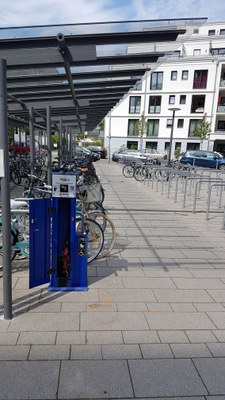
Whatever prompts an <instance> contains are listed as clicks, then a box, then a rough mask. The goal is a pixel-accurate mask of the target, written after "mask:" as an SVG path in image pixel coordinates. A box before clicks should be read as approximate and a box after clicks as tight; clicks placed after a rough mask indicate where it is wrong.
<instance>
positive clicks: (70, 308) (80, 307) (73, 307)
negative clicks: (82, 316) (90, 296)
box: [60, 302, 86, 313]
mask: <svg viewBox="0 0 225 400" xmlns="http://www.w3.org/2000/svg"><path fill="white" fill-rule="evenodd" d="M85 310H86V303H74V302H73V303H69V302H66V303H61V310H60V311H61V312H62V313H65V312H66V313H69V312H81V311H85Z"/></svg>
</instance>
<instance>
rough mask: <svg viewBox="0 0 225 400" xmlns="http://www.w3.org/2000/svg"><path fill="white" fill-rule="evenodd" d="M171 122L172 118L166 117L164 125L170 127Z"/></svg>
mask: <svg viewBox="0 0 225 400" xmlns="http://www.w3.org/2000/svg"><path fill="white" fill-rule="evenodd" d="M172 123H173V119H172V118H167V120H166V127H167V128H171V127H172Z"/></svg>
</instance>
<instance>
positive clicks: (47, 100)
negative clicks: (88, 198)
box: [0, 18, 205, 132]
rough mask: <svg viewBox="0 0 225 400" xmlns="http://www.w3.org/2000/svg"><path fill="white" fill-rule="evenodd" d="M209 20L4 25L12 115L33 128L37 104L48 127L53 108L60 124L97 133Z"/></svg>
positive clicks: (1, 41)
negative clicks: (135, 88)
mask: <svg viewBox="0 0 225 400" xmlns="http://www.w3.org/2000/svg"><path fill="white" fill-rule="evenodd" d="M203 22H205V18H200V19H197V18H196V19H191V20H190V19H179V20H157V21H153V20H152V21H151V20H150V21H149V20H145V21H123V22H106V23H86V24H68V25H51V26H30V27H20V28H13V27H11V28H10V27H9V28H1V29H0V59H5V60H6V65H7V105H8V115H9V116H10V117H11V118H14V119H15V120H16V119H18V120H22V121H26V122H28V123H29V108H30V107H32V108H33V109H34V117H33V118H34V120H33V123H34V124H35V123H36V124H39V125H41V126H43V127H46V107H47V106H50V107H51V121H52V122H53V123H54V124H59V120H60V118H62V119H63V122H64V123H66V124H70V125H72V126H73V127H74V128H75V129H77V131H78V132H79V131H80V132H84V131H92V130H93V129H94V128H95V127H96V126H97V125H98V123H99V122H100V121H101V120H102V119H103V118H104V117H105V116H106V115H107V113H108V112H109V111H110V110H111V109H113V107H115V106H116V104H117V103H118V102H119V101H120V100H121V99H122V98H123V97H124V95H125V94H126V93H127V92H128V91H129V89H130V88H132V87H133V86H134V85H135V84H136V82H137V81H140V80H141V79H142V77H143V75H144V74H145V72H146V71H147V70H150V69H152V68H155V66H156V65H157V64H158V63H159V62H160V60H162V59H163V57H165V56H167V55H168V54H171V52H173V51H174V49H176V48H177V47H178V46H179V45H180V42H181V40H182V38H183V37H184V36H187V34H188V35H190V32H193V26H194V27H196V26H199V25H200V24H202V23H203ZM187 26H188V27H189V28H188V29H187ZM190 26H191V27H192V28H191V31H190ZM160 49H163V50H160Z"/></svg>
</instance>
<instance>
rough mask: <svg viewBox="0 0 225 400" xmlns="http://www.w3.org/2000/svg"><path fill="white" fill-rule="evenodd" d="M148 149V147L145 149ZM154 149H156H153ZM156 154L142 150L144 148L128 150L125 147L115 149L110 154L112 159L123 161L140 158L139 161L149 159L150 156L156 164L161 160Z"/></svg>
mask: <svg viewBox="0 0 225 400" xmlns="http://www.w3.org/2000/svg"><path fill="white" fill-rule="evenodd" d="M147 150H150V149H147ZM155 151H156V150H155ZM159 154H160V153H158V154H156V153H155V154H152V153H151V152H146V153H145V152H144V150H142V151H139V150H130V149H126V150H117V151H115V152H114V153H113V155H112V161H116V162H124V161H126V160H130V161H135V160H140V161H146V160H149V158H151V159H152V160H154V162H155V163H156V164H160V163H161V160H160V159H158V155H159ZM161 156H162V157H163V155H160V157H161Z"/></svg>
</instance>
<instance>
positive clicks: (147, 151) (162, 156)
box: [141, 149, 166, 161]
mask: <svg viewBox="0 0 225 400" xmlns="http://www.w3.org/2000/svg"><path fill="white" fill-rule="evenodd" d="M141 153H143V154H144V155H146V157H149V158H153V159H157V160H160V161H163V160H165V159H166V156H165V154H162V153H160V152H159V151H158V150H155V149H143V150H141Z"/></svg>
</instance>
